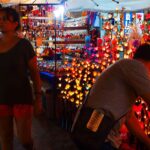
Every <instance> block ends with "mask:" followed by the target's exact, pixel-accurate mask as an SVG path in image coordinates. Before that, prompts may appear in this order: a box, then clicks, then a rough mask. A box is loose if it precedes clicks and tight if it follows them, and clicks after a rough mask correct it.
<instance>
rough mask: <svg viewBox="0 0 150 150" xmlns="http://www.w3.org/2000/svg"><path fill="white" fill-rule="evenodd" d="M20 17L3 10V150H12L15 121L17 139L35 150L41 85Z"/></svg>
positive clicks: (0, 125) (0, 73)
mask: <svg viewBox="0 0 150 150" xmlns="http://www.w3.org/2000/svg"><path fill="white" fill-rule="evenodd" d="M19 29H20V17H19V14H18V13H17V12H16V10H14V9H12V8H8V7H5V8H0V32H1V37H0V142H1V147H2V150H13V134H14V133H13V121H15V123H16V129H17V136H18V138H19V140H20V142H21V143H22V145H23V147H24V148H25V149H26V150H32V149H33V140H32V136H31V124H32V114H33V96H32V89H31V85H30V80H29V76H30V77H31V79H32V81H33V86H34V91H35V92H34V93H35V101H34V106H35V107H34V108H35V109H34V112H35V115H37V114H39V113H40V112H41V110H42V107H41V82H40V76H39V71H38V67H37V59H36V55H35V53H34V50H33V47H32V45H31V44H30V42H29V41H28V40H26V39H23V38H19V37H18V36H17V31H18V30H19Z"/></svg>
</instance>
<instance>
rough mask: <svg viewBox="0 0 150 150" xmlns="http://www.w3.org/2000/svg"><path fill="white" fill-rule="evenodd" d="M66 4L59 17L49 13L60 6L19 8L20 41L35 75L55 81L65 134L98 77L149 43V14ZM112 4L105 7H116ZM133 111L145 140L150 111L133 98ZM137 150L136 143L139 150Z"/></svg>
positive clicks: (147, 11) (59, 117) (146, 10)
mask: <svg viewBox="0 0 150 150" xmlns="http://www.w3.org/2000/svg"><path fill="white" fill-rule="evenodd" d="M70 1H71V0H70ZM70 1H69V0H68V1H66V2H64V3H62V4H63V5H64V8H65V9H66V10H65V12H63V14H62V15H59V16H57V15H56V14H55V12H57V11H58V8H59V7H60V5H46V4H41V5H39V4H30V5H20V6H19V11H20V13H21V17H22V20H21V22H22V33H21V34H20V36H23V37H26V38H27V39H29V40H30V41H31V43H32V45H33V47H34V50H35V52H36V54H37V56H38V65H39V69H40V72H41V74H42V73H43V74H44V75H45V76H47V75H48V76H47V77H48V78H49V77H50V76H51V75H52V77H51V79H52V80H55V79H56V80H55V81H54V84H55V85H54V87H53V88H54V90H55V91H54V97H55V98H54V99H55V106H54V107H55V110H56V112H55V113H56V114H55V115H56V120H58V122H59V123H60V125H61V126H62V127H63V128H65V129H66V130H69V131H70V127H71V125H72V121H73V118H74V115H75V112H76V110H77V108H78V107H79V106H80V105H81V104H82V102H83V100H84V99H85V98H86V96H87V95H88V93H89V91H90V88H91V87H92V85H93V84H94V83H95V81H96V79H97V77H98V76H99V75H100V74H101V73H102V71H104V70H105V69H106V68H107V67H109V66H110V65H111V64H113V63H114V62H116V61H117V60H119V59H121V58H132V57H133V54H134V52H135V50H136V48H137V47H138V46H139V45H140V44H141V43H150V8H144V9H143V10H141V9H140V10H138V9H137V10H134V11H132V10H128V9H127V8H128V7H127V6H126V7H123V5H122V6H121V8H120V9H119V10H118V9H117V8H116V9H115V10H113V11H110V12H109V11H99V10H97V9H96V8H99V4H98V3H96V2H95V1H91V3H92V4H91V5H94V7H93V8H94V9H85V10H77V11H72V12H71V11H69V8H67V7H69V6H70ZM112 2H113V5H112V6H111V7H113V6H114V5H115V4H116V5H119V3H121V2H119V1H112ZM117 2H118V3H117ZM84 3H85V2H84ZM114 3H115V4H114ZM67 4H68V5H67ZM88 4H89V3H88ZM116 5H115V6H116ZM129 5H131V4H129ZM71 7H73V6H70V8H71ZM84 7H86V6H84ZM138 7H139V6H138ZM89 8H91V7H89ZM132 9H134V8H132ZM95 10H97V11H95ZM49 75H50V76H49ZM50 84H51V83H50ZM50 90H51V89H50ZM52 90H53V89H52ZM56 93H57V94H56ZM133 110H134V111H135V114H136V116H137V118H138V120H139V121H140V124H141V126H142V128H143V130H144V131H145V133H146V134H147V136H150V107H149V106H148V105H147V104H146V103H145V102H144V99H142V98H141V97H138V98H137V100H136V103H135V105H134V107H133ZM121 133H122V134H121V136H122V137H123V138H124V142H127V144H128V145H130V144H133V145H134V146H133V150H134V148H135V145H136V144H135V143H136V142H137V143H138V140H137V139H136V140H134V141H133V143H132V142H131V139H132V135H130V134H129V135H130V136H131V137H129V135H128V131H127V130H126V128H123V129H122V131H121ZM133 139H134V138H133ZM128 140H129V141H128ZM135 141H136V142H135ZM130 142H131V143H130ZM142 146H143V145H142V144H141V143H139V145H138V148H139V150H141V149H142ZM131 147H132V146H131ZM143 150H144V147H143Z"/></svg>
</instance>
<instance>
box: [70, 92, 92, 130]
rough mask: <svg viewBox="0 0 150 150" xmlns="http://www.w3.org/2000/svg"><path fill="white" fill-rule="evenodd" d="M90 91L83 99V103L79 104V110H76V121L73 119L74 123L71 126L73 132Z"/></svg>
mask: <svg viewBox="0 0 150 150" xmlns="http://www.w3.org/2000/svg"><path fill="white" fill-rule="evenodd" d="M89 93H90V91H89V92H88V94H87V96H86V97H85V99H84V100H83V103H82V105H80V106H79V108H78V110H77V112H76V115H75V118H74V121H73V124H72V127H71V132H73V130H74V127H75V124H76V122H77V120H78V117H79V114H80V112H81V109H82V108H83V106H84V105H85V102H86V101H87V99H88V96H89Z"/></svg>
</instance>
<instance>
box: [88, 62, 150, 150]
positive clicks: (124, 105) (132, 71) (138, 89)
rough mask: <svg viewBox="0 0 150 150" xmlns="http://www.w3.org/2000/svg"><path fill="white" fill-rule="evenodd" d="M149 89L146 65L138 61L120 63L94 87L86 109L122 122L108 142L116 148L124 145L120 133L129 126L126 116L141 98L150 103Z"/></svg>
mask: <svg viewBox="0 0 150 150" xmlns="http://www.w3.org/2000/svg"><path fill="white" fill-rule="evenodd" d="M149 89H150V77H149V72H148V70H147V69H146V67H145V66H144V64H143V63H142V62H140V61H138V60H134V59H122V60H119V61H117V62H116V63H115V64H113V65H111V66H110V67H108V68H107V69H106V70H105V71H104V72H103V73H102V74H101V76H100V77H99V78H98V79H97V82H96V84H94V86H93V87H92V89H91V91H90V93H89V97H88V99H87V102H86V106H88V107H90V108H93V109H96V110H97V111H101V112H103V113H104V114H105V115H107V116H111V117H113V118H114V119H115V120H119V121H118V122H117V123H116V124H115V126H114V127H113V128H112V130H111V131H110V133H109V135H108V138H107V140H108V141H111V144H112V145H113V146H114V147H115V148H118V147H119V146H120V144H121V137H120V132H119V129H120V127H121V125H122V124H123V123H124V122H125V116H124V115H125V114H126V113H127V112H128V111H129V110H131V109H132V105H133V104H134V102H135V100H136V98H137V97H138V96H141V97H143V98H144V99H147V100H150V92H149ZM123 116H124V117H123Z"/></svg>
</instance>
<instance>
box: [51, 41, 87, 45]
mask: <svg viewBox="0 0 150 150" xmlns="http://www.w3.org/2000/svg"><path fill="white" fill-rule="evenodd" d="M54 44H55V42H54ZM56 44H85V41H56Z"/></svg>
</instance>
